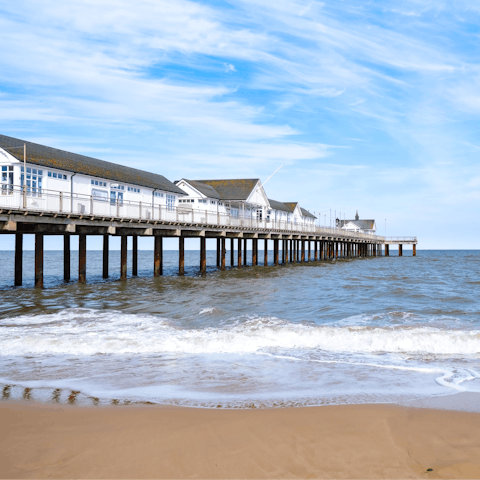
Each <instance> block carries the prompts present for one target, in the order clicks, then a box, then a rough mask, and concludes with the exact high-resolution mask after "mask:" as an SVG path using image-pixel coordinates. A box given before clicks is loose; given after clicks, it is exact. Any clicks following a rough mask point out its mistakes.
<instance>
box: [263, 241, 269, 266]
mask: <svg viewBox="0 0 480 480" xmlns="http://www.w3.org/2000/svg"><path fill="white" fill-rule="evenodd" d="M263 266H264V267H266V266H268V238H266V239H265V240H264V244H263Z"/></svg>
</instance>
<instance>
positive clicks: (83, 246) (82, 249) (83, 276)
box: [78, 233, 87, 283]
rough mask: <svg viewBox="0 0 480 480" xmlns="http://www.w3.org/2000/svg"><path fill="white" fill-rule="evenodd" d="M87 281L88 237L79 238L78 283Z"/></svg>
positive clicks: (82, 234) (83, 235)
mask: <svg viewBox="0 0 480 480" xmlns="http://www.w3.org/2000/svg"><path fill="white" fill-rule="evenodd" d="M86 281H87V235H86V234H84V233H81V234H80V235H79V236H78V283H86Z"/></svg>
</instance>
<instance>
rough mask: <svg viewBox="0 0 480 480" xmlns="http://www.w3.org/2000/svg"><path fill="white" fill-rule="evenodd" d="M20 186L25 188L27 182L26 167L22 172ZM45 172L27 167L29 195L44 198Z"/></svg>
mask: <svg viewBox="0 0 480 480" xmlns="http://www.w3.org/2000/svg"><path fill="white" fill-rule="evenodd" d="M21 172H22V174H21V176H20V185H21V186H22V187H23V185H24V182H25V171H24V167H22V170H21ZM42 179H43V170H39V169H37V168H30V167H27V195H29V196H32V197H41V196H42Z"/></svg>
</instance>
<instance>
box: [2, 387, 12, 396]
mask: <svg viewBox="0 0 480 480" xmlns="http://www.w3.org/2000/svg"><path fill="white" fill-rule="evenodd" d="M10 393H11V386H10V385H5V386H4V387H3V392H2V400H8V399H9V398H10Z"/></svg>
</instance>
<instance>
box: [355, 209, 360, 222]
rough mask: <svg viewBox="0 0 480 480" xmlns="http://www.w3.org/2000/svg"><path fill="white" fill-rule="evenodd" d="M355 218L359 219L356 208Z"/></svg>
mask: <svg viewBox="0 0 480 480" xmlns="http://www.w3.org/2000/svg"><path fill="white" fill-rule="evenodd" d="M355 220H360V218H359V217H358V210H357V213H356V214H355Z"/></svg>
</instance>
